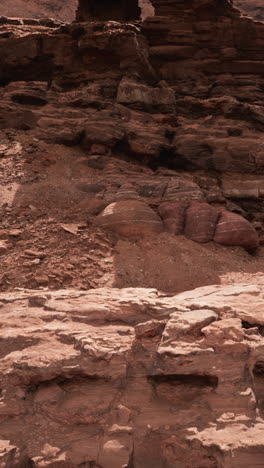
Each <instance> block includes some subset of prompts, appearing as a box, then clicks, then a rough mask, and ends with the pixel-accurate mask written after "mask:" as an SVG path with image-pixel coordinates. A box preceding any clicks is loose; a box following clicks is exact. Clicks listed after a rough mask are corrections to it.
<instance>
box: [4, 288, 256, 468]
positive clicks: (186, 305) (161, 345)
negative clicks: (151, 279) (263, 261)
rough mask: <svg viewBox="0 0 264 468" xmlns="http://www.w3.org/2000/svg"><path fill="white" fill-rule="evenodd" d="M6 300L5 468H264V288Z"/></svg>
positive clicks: (35, 294) (22, 295)
mask: <svg viewBox="0 0 264 468" xmlns="http://www.w3.org/2000/svg"><path fill="white" fill-rule="evenodd" d="M0 301H1V320H0V321H1V341H0V353H1V360H0V381H1V392H2V393H1V414H0V421H1V445H0V447H1V455H0V457H1V458H0V461H1V466H3V467H11V466H12V467H22V466H23V467H29V466H30V467H44V466H45V467H55V466H60V467H67V468H68V467H72V468H75V467H100V468H106V467H107V468H108V467H109V468H110V467H111V468H113V467H115V468H122V467H124V466H133V468H139V467H140V468H141V467H142V468H143V467H144V468H147V467H157V468H160V467H161V466H162V467H166V468H169V467H171V466H172V465H174V466H175V465H179V466H182V467H185V468H187V467H191V468H194V467H197V468H198V467H199V468H201V467H210V468H212V467H220V466H221V467H223V468H227V467H228V468H229V467H231V466H232V467H240V466H248V464H250V466H251V467H252V468H255V467H257V466H259V464H260V463H261V462H260V460H262V457H263V430H264V423H263V419H262V417H263V395H262V393H263V372H264V371H263V369H264V365H263V362H264V355H263V344H264V342H263V340H264V338H263V324H264V315H263V310H264V295H263V291H262V289H261V288H259V287H256V286H253V285H248V286H246V285H236V286H229V287H223V286H212V287H205V288H200V289H196V290H194V291H189V292H186V293H183V294H180V295H178V296H170V297H168V296H166V295H164V294H162V293H159V292H158V291H157V290H155V289H140V288H139V289H133V288H130V289H123V290H119V289H107V288H105V289H98V290H94V291H90V292H85V291H83V292H80V291H76V290H64V291H57V292H51V291H48V290H46V291H42V292H40V291H26V290H21V291H16V292H12V293H9V294H1V296H0Z"/></svg>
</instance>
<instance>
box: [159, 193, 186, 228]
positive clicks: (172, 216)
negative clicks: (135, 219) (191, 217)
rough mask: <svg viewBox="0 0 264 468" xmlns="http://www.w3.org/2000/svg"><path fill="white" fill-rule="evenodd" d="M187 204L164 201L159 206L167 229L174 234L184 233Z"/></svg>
mask: <svg viewBox="0 0 264 468" xmlns="http://www.w3.org/2000/svg"><path fill="white" fill-rule="evenodd" d="M185 211H186V204H185V203H183V202H180V201H179V202H164V203H162V204H161V205H160V206H159V214H160V216H161V218H162V219H163V222H164V225H165V226H166V228H167V230H168V231H169V232H171V233H172V234H175V235H179V234H183V230H184V224H185Z"/></svg>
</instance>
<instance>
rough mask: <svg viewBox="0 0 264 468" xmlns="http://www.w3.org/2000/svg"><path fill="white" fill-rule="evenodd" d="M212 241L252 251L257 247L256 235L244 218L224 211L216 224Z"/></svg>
mask: <svg viewBox="0 0 264 468" xmlns="http://www.w3.org/2000/svg"><path fill="white" fill-rule="evenodd" d="M214 241H215V242H217V243H218V244H222V245H233V246H240V247H244V248H245V249H246V250H254V249H256V248H257V246H258V235H257V232H256V230H255V229H254V228H253V226H252V225H251V224H250V223H249V222H248V221H247V220H246V219H245V218H243V217H242V216H240V215H238V214H236V213H230V212H229V211H224V212H223V213H222V214H221V217H220V219H219V221H218V223H217V226H216V231H215V235H214Z"/></svg>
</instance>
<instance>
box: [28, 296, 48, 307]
mask: <svg viewBox="0 0 264 468" xmlns="http://www.w3.org/2000/svg"><path fill="white" fill-rule="evenodd" d="M47 300H48V296H44V295H43V296H42V295H38V296H31V297H29V299H28V305H29V307H43V306H44V305H45V303H46V302H47Z"/></svg>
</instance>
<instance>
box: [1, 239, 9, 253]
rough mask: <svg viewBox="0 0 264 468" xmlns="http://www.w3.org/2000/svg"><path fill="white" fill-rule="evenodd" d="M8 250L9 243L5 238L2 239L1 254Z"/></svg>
mask: <svg viewBox="0 0 264 468" xmlns="http://www.w3.org/2000/svg"><path fill="white" fill-rule="evenodd" d="M7 250H8V245H7V243H6V242H5V241H4V240H0V254H4V253H6V252H7Z"/></svg>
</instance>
